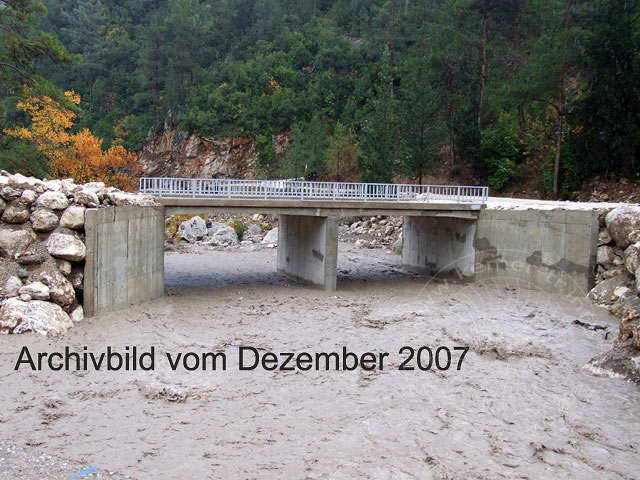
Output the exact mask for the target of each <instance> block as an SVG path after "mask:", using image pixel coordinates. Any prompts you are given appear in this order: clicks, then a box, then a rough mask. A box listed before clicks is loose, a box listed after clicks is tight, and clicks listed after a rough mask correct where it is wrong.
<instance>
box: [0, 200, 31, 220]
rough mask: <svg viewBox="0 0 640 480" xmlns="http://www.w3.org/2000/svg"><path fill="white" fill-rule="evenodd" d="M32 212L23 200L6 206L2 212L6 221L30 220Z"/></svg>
mask: <svg viewBox="0 0 640 480" xmlns="http://www.w3.org/2000/svg"><path fill="white" fill-rule="evenodd" d="M30 215H31V212H29V208H27V205H25V203H24V202H23V201H21V200H16V201H14V202H11V203H10V204H9V206H8V207H7V208H5V210H4V212H3V213H2V221H3V222H6V223H14V224H17V223H24V222H26V221H27V220H29V216H30Z"/></svg>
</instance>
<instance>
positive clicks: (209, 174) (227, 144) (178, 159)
mask: <svg viewBox="0 0 640 480" xmlns="http://www.w3.org/2000/svg"><path fill="white" fill-rule="evenodd" d="M288 137H289V132H288V131H285V132H282V133H280V134H278V135H274V138H273V143H274V151H275V150H283V148H285V147H283V145H285V146H286V144H287V143H288ZM139 156H140V162H141V163H142V165H143V167H144V175H145V176H149V177H196V178H253V177H254V176H255V167H256V162H257V160H258V152H257V150H256V148H255V145H254V143H253V141H252V140H251V138H249V137H218V138H215V139H213V140H209V139H207V138H205V137H200V136H198V135H188V134H186V133H183V132H180V131H178V130H172V131H165V132H163V133H162V134H160V135H159V136H157V137H156V138H155V139H154V140H152V141H151V142H149V143H147V144H146V145H145V146H144V147H142V150H141V151H140V154H139Z"/></svg>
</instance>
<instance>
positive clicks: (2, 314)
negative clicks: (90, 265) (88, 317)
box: [0, 298, 73, 335]
mask: <svg viewBox="0 0 640 480" xmlns="http://www.w3.org/2000/svg"><path fill="white" fill-rule="evenodd" d="M71 327H73V322H72V321H71V319H70V318H69V315H67V314H66V313H65V312H64V310H62V308H60V307H59V306H58V305H55V304H53V303H50V302H43V301H41V300H32V301H30V302H23V301H22V300H20V299H18V298H9V299H8V300H5V301H4V302H2V307H1V308H0V332H2V333H25V332H32V333H38V334H40V335H59V334H63V333H65V332H66V331H67V329H69V328H71Z"/></svg>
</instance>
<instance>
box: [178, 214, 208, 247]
mask: <svg viewBox="0 0 640 480" xmlns="http://www.w3.org/2000/svg"><path fill="white" fill-rule="evenodd" d="M178 233H179V234H180V237H181V238H182V239H183V240H185V241H187V242H189V243H195V242H197V241H198V240H200V239H202V237H204V236H205V235H206V234H207V224H206V223H205V221H204V220H203V219H202V217H199V216H197V215H196V216H195V217H193V218H191V219H189V220H185V221H184V222H182V223H181V224H180V226H179V227H178Z"/></svg>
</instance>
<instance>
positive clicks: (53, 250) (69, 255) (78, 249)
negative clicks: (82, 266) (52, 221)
mask: <svg viewBox="0 0 640 480" xmlns="http://www.w3.org/2000/svg"><path fill="white" fill-rule="evenodd" d="M46 247H47V250H48V251H49V254H50V255H51V256H53V257H56V258H63V259H64V260H69V261H71V262H80V261H82V260H84V257H85V255H86V253H87V249H86V247H85V245H84V243H82V240H80V239H79V238H78V237H77V236H75V234H70V233H63V232H55V233H52V234H51V235H50V236H49V238H48V239H47V243H46Z"/></svg>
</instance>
